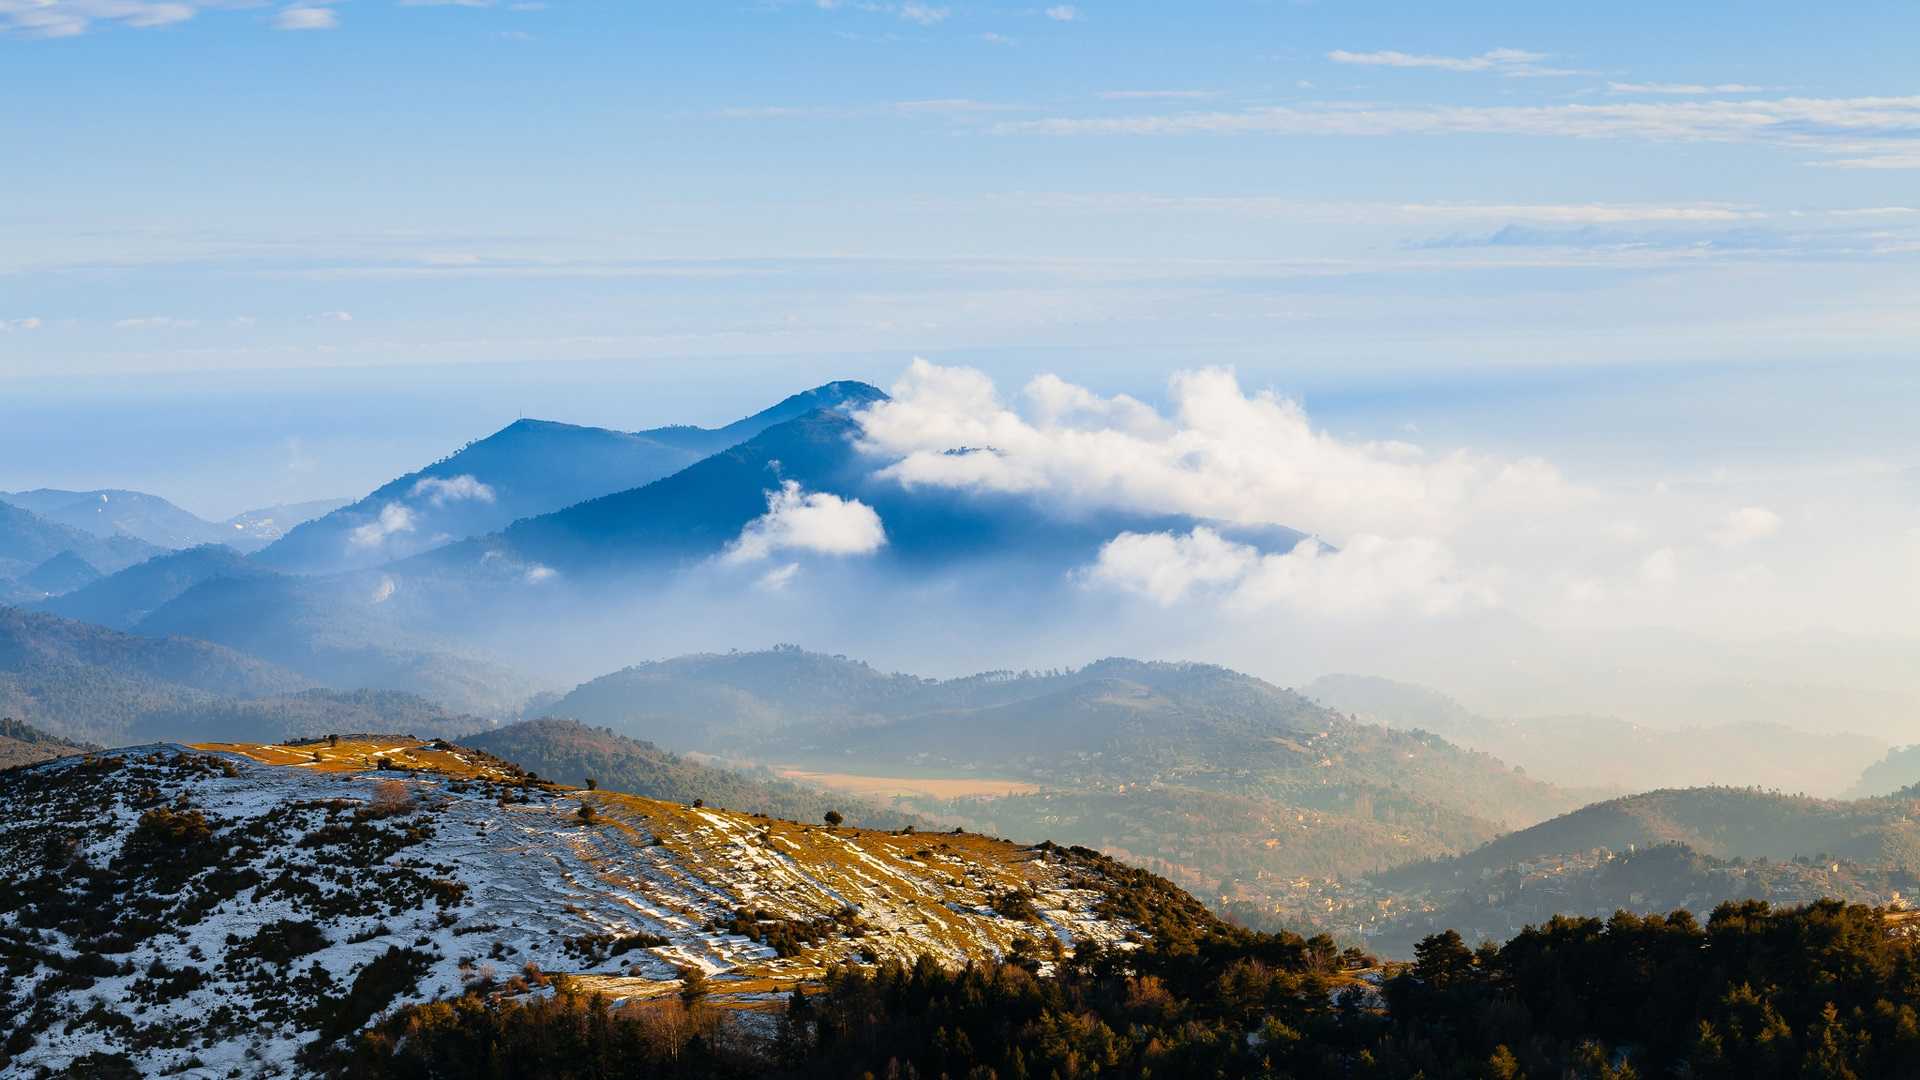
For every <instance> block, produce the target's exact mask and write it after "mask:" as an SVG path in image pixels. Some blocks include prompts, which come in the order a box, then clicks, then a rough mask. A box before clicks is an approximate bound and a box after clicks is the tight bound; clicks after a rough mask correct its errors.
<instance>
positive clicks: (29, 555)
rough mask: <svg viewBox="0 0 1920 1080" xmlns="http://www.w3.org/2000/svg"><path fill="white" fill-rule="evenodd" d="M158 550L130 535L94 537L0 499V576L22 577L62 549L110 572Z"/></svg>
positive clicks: (151, 554)
mask: <svg viewBox="0 0 1920 1080" xmlns="http://www.w3.org/2000/svg"><path fill="white" fill-rule="evenodd" d="M160 551H161V549H160V548H158V547H156V546H154V545H153V544H149V543H147V542H146V541H145V540H141V539H138V538H135V537H132V536H125V535H115V536H95V535H93V534H92V533H89V532H86V531H84V530H82V529H76V528H74V527H73V526H71V525H63V524H61V523H59V522H57V521H50V520H48V519H46V518H44V517H41V516H40V515H39V514H36V513H34V512H33V511H31V510H26V509H23V508H21V507H18V506H15V505H13V504H12V503H10V502H0V578H18V577H21V576H23V575H25V574H28V573H30V572H32V571H33V570H34V569H35V568H36V567H39V566H40V565H42V564H43V563H45V562H46V561H47V560H49V559H51V558H53V557H54V556H56V555H60V554H61V553H63V552H72V553H73V554H74V555H76V556H78V557H80V558H81V559H83V560H85V561H86V563H87V564H88V565H89V566H92V567H93V568H94V569H96V570H99V571H100V572H102V573H109V574H110V573H113V572H114V571H116V570H120V569H123V568H125V567H128V566H132V565H133V564H134V563H137V562H141V561H142V560H145V559H148V558H151V557H152V556H154V555H157V554H159V553H160Z"/></svg>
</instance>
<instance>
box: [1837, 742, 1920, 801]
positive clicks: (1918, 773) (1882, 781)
mask: <svg viewBox="0 0 1920 1080" xmlns="http://www.w3.org/2000/svg"><path fill="white" fill-rule="evenodd" d="M1915 784H1920V744H1916V745H1914V746H1897V747H1894V748H1893V749H1892V750H1889V751H1887V756H1886V757H1884V758H1882V759H1880V760H1879V761H1876V762H1874V763H1873V764H1872V765H1869V766H1867V768H1866V769H1865V770H1864V771H1863V772H1861V774H1860V779H1858V780H1856V781H1854V784H1853V787H1851V788H1849V789H1848V791H1847V794H1848V795H1850V796H1852V797H1853V798H1856V799H1866V798H1872V797H1873V796H1875V795H1885V794H1888V793H1890V792H1894V791H1898V790H1900V789H1901V788H1905V787H1912V786H1914V785H1915Z"/></svg>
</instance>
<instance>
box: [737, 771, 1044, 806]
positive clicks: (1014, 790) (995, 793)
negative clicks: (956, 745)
mask: <svg viewBox="0 0 1920 1080" xmlns="http://www.w3.org/2000/svg"><path fill="white" fill-rule="evenodd" d="M774 772H775V773H776V774H777V775H778V776H780V777H781V778H782V779H785V780H792V781H795V782H797V783H802V784H812V785H814V786H815V787H823V788H830V789H832V790H834V791H844V792H846V793H847V794H849V795H860V796H864V797H867V798H878V799H892V798H898V797H901V796H908V797H911V796H922V797H924V798H929V799H997V798H1000V797H1001V796H1004V795H1032V794H1034V793H1036V792H1038V791H1039V790H1040V787H1039V785H1037V784H1029V783H1025V782H1023V781H1020V780H995V779H988V778H981V777H973V776H945V777H942V776H934V777H926V776H865V775H861V774H858V773H836V772H813V771H811V770H808V769H798V768H792V767H781V768H776V769H775V770H774Z"/></svg>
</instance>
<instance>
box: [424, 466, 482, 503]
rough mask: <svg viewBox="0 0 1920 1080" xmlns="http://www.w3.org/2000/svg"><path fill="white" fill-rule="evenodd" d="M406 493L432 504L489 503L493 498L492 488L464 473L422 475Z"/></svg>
mask: <svg viewBox="0 0 1920 1080" xmlns="http://www.w3.org/2000/svg"><path fill="white" fill-rule="evenodd" d="M407 495H408V497H409V498H413V499H421V498H424V499H426V500H427V501H428V502H430V503H432V504H433V505H434V506H445V505H446V504H448V503H450V502H467V501H471V502H483V503H490V502H492V501H493V498H494V496H493V488H491V487H489V486H487V485H486V484H483V483H481V482H480V481H479V480H478V479H477V478H475V477H473V476H471V475H469V474H466V473H462V474H461V475H459V476H447V477H440V476H427V477H422V478H421V479H420V480H419V481H417V482H416V483H415V484H414V485H413V489H412V490H411V491H409V492H408V493H407Z"/></svg>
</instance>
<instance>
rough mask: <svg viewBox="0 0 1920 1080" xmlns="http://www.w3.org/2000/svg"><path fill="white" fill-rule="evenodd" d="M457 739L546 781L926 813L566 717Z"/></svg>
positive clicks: (875, 823)
mask: <svg viewBox="0 0 1920 1080" xmlns="http://www.w3.org/2000/svg"><path fill="white" fill-rule="evenodd" d="M461 742H462V743H463V744H464V745H467V746H471V747H474V748H475V749H479V750H485V751H487V752H488V753H490V754H493V755H494V756H496V757H501V758H505V759H507V760H508V761H512V762H514V763H516V764H518V765H522V766H524V767H526V768H528V769H530V770H532V771H534V772H536V773H539V774H540V775H541V776H544V777H546V778H547V779H549V780H556V781H559V782H560V783H563V784H571V785H574V786H584V785H585V784H586V783H587V781H588V779H589V778H591V779H592V780H594V781H595V782H596V783H598V784H599V786H600V787H602V788H606V789H607V790H610V791H624V792H627V793H629V794H633V795H643V796H646V797H647V798H650V799H663V800H665V801H667V802H678V803H691V802H693V801H694V800H695V799H700V800H702V801H703V802H705V803H706V804H707V805H708V806H713V807H724V808H726V809H729V810H739V811H743V812H745V813H750V814H766V815H768V816H770V817H777V818H786V819H788V820H790V821H819V820H821V818H822V817H823V816H824V815H825V814H826V812H827V811H829V810H837V811H839V812H840V813H841V814H843V815H845V817H846V820H847V822H848V823H849V824H852V825H861V826H867V827H870V828H878V829H898V828H901V827H903V826H906V825H909V824H918V825H921V826H925V825H926V824H927V822H926V820H925V819H924V818H918V817H916V816H915V815H912V814H903V813H900V812H898V811H895V810H890V809H886V808H884V807H881V806H877V805H874V804H873V803H870V802H867V801H865V800H862V799H854V798H847V797H844V796H836V795H829V794H827V793H826V792H823V791H819V790H816V789H813V788H807V787H802V786H800V785H799V784H795V783H790V782H788V781H784V780H781V779H779V778H777V777H775V776H774V775H773V774H771V773H767V772H764V771H762V772H758V773H748V772H741V771H737V770H734V769H723V768H716V767H714V766H711V765H703V764H700V763H699V762H696V761H690V760H688V759H686V758H683V757H680V756H678V755H675V754H670V753H668V752H666V751H665V750H662V749H660V748H659V747H657V746H655V745H653V744H652V743H648V742H641V741H639V740H637V739H629V738H627V737H625V736H623V735H617V734H615V733H613V732H612V731H609V730H607V729H605V728H591V727H588V726H586V725H585V724H581V723H577V722H575V721H572V720H558V719H551V718H549V719H542V720H527V721H523V722H521V723H518V724H511V725H508V726H507V727H503V728H500V729H498V730H495V731H487V732H481V733H478V734H473V735H468V736H467V737H465V738H463V739H462V740H461Z"/></svg>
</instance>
